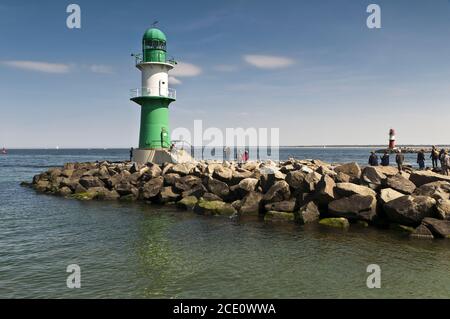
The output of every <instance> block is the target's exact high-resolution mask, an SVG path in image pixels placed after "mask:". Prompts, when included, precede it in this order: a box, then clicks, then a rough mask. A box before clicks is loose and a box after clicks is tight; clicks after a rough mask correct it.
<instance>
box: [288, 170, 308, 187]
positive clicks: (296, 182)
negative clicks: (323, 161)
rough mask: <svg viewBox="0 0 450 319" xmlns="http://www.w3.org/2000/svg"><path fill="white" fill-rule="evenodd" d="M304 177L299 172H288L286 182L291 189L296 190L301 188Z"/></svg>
mask: <svg viewBox="0 0 450 319" xmlns="http://www.w3.org/2000/svg"><path fill="white" fill-rule="evenodd" d="M305 176H306V174H305V173H304V172H302V171H300V170H298V171H290V172H288V173H287V175H286V182H287V183H288V184H289V186H290V187H292V189H294V190H297V189H300V188H302V186H303V181H304V179H305Z"/></svg>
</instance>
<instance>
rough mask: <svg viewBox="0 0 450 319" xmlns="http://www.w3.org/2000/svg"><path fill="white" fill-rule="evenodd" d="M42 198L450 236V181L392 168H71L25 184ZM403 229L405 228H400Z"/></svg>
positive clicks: (300, 163)
mask: <svg viewBox="0 0 450 319" xmlns="http://www.w3.org/2000/svg"><path fill="white" fill-rule="evenodd" d="M24 185H28V186H31V187H32V188H34V189H35V190H36V191H38V192H42V193H47V194H54V195H60V196H64V197H67V198H74V199H79V200H121V201H144V202H148V203H155V204H172V203H173V204H176V205H177V206H178V207H180V208H182V209H187V210H192V211H193V212H195V213H197V214H202V215H221V216H227V217H230V218H232V219H238V218H240V217H242V216H245V215H254V216H258V217H260V218H261V220H264V221H265V222H270V223H299V224H307V223H320V224H321V225H326V226H330V227H339V228H343V229H347V228H348V227H351V225H352V224H354V223H358V224H364V225H370V226H374V227H379V228H388V227H392V226H395V227H396V228H397V229H403V230H406V231H408V232H410V237H411V238H427V239H429V238H450V177H449V176H444V175H440V174H438V173H435V172H432V171H415V170H413V169H411V168H408V169H407V171H406V172H403V173H402V174H399V173H398V171H397V169H396V168H394V167H391V166H387V167H383V166H378V167H370V166H369V167H363V168H361V167H360V166H359V165H358V164H357V163H347V164H342V165H332V164H329V163H325V162H322V161H320V160H295V159H290V160H287V161H284V162H279V163H275V162H271V161H269V162H254V161H252V162H247V163H240V164H238V163H234V162H223V163H222V162H213V161H199V162H195V163H184V164H172V163H166V164H164V165H161V166H159V165H157V164H153V163H147V164H146V165H138V164H136V163H130V162H108V161H103V162H87V163H67V164H65V165H64V166H63V167H56V168H51V169H49V170H47V171H45V172H43V173H41V174H39V175H36V176H34V178H33V180H32V182H31V183H27V182H24ZM398 226H400V227H398Z"/></svg>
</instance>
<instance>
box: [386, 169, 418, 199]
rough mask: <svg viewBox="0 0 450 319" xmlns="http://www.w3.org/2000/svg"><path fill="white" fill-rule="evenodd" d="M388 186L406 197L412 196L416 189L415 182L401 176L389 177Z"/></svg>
mask: <svg viewBox="0 0 450 319" xmlns="http://www.w3.org/2000/svg"><path fill="white" fill-rule="evenodd" d="M386 185H387V186H388V187H390V188H392V189H395V190H396V191H398V192H400V193H403V194H406V195H409V194H412V193H413V192H414V190H415V189H416V185H415V184H414V183H413V182H411V181H410V180H409V179H407V178H405V177H403V176H402V175H400V174H397V175H393V176H389V177H388V178H387V180H386Z"/></svg>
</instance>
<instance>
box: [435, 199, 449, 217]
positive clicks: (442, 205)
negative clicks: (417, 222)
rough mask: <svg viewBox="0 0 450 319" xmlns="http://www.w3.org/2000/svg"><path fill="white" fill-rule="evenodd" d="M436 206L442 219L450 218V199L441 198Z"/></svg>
mask: <svg viewBox="0 0 450 319" xmlns="http://www.w3.org/2000/svg"><path fill="white" fill-rule="evenodd" d="M436 208H437V213H438V217H439V218H440V219H447V220H450V199H439V200H438V201H437V205H436Z"/></svg>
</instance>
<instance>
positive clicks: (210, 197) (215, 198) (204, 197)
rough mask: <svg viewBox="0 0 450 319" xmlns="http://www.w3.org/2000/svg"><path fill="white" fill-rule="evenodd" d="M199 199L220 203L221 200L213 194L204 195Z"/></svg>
mask: <svg viewBox="0 0 450 319" xmlns="http://www.w3.org/2000/svg"><path fill="white" fill-rule="evenodd" d="M201 198H203V199H204V200H207V201H222V198H221V197H220V196H217V195H216V194H213V193H204V194H203V196H202V197H201Z"/></svg>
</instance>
